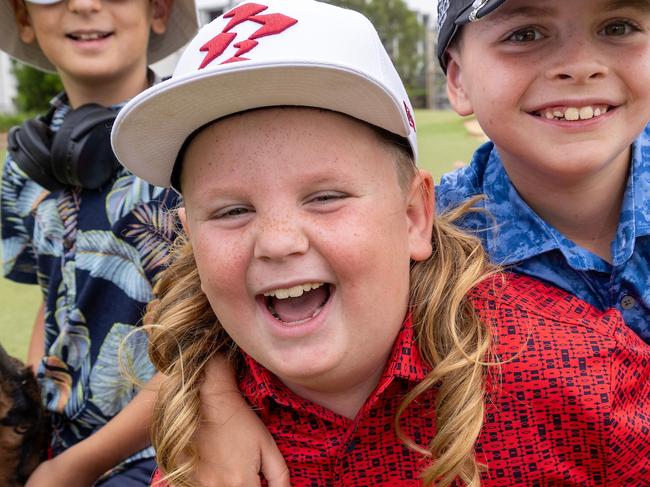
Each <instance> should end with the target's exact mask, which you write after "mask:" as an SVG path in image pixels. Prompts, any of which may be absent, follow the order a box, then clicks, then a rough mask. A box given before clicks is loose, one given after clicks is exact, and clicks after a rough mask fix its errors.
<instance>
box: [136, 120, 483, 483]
mask: <svg viewBox="0 0 650 487" xmlns="http://www.w3.org/2000/svg"><path fill="white" fill-rule="evenodd" d="M382 135H383V134H382V133H381V132H379V136H380V137H381V140H382V141H383V142H384V143H385V144H386V146H387V147H389V148H391V149H392V150H393V151H394V153H395V155H396V157H395V159H396V163H397V168H398V180H399V184H400V186H401V187H402V188H403V189H404V190H406V189H407V188H408V187H409V186H410V182H411V181H413V178H415V177H419V176H418V175H417V171H416V169H415V165H414V164H413V160H412V158H411V155H410V154H409V153H408V151H407V150H406V149H405V146H402V145H396V144H395V140H394V137H391V138H390V139H386V138H385V137H383V136H382ZM427 197H431V195H427ZM475 202H476V199H474V200H470V201H469V202H467V203H466V204H465V205H463V206H461V207H460V208H458V209H457V210H455V211H453V212H451V213H448V214H447V215H444V216H441V217H438V218H437V219H436V220H435V222H434V228H433V234H432V245H433V254H432V256H431V257H430V258H429V259H427V260H426V261H424V262H414V263H412V266H411V296H410V311H411V314H412V317H413V324H414V327H415V331H416V337H417V338H416V339H417V343H418V347H419V349H420V352H421V354H422V357H423V358H424V360H425V361H426V362H427V363H428V364H429V365H430V366H431V369H432V370H431V372H430V373H429V374H428V375H427V377H426V378H425V379H424V380H423V381H422V382H420V383H419V384H418V385H417V386H416V387H415V388H414V389H413V390H411V391H410V392H409V394H408V395H407V396H406V397H405V398H404V400H403V402H402V403H401V404H400V407H399V408H398V411H397V414H396V418H395V427H396V430H397V433H398V436H399V437H400V439H401V440H402V441H403V442H404V444H405V445H407V446H408V447H409V448H411V449H413V450H415V451H417V452H419V453H420V454H422V455H423V456H425V457H427V458H429V459H430V461H431V463H430V464H429V465H428V466H427V467H426V468H425V469H424V471H423V473H422V479H423V481H424V484H425V485H434V486H436V487H438V486H439V487H446V486H449V485H450V484H451V483H452V482H453V481H454V480H456V479H460V480H462V481H463V482H464V483H465V484H466V485H468V486H470V487H478V486H479V485H480V471H481V470H482V468H483V467H482V466H481V465H479V464H478V462H477V461H476V459H475V453H474V444H475V443H476V440H477V438H478V435H479V433H480V431H481V428H482V426H483V415H484V402H485V379H486V369H487V366H488V365H489V364H487V363H486V361H485V360H486V356H487V355H488V353H489V349H490V344H491V342H490V334H489V331H488V329H487V328H486V326H485V325H484V324H483V323H481V321H480V319H479V317H478V316H477V314H476V312H475V311H474V308H473V306H472V303H471V298H470V296H471V290H472V288H474V287H475V286H476V285H477V284H478V283H479V282H481V281H482V280H484V279H485V278H487V277H488V276H490V275H491V274H493V273H494V272H495V269H494V267H492V266H491V265H490V264H489V261H488V258H487V256H486V255H485V253H484V251H483V249H482V247H481V244H480V241H479V240H478V239H477V238H475V237H472V236H469V235H467V234H465V233H464V232H462V231H461V230H459V229H458V228H457V227H456V226H454V224H453V222H454V221H456V220H457V219H458V218H460V217H461V216H462V215H464V214H466V213H467V212H468V211H473V210H472V206H473V205H474V204H475ZM174 247H175V248H174V250H173V261H172V264H171V265H170V267H169V268H168V269H167V270H166V271H165V272H164V273H163V274H162V276H161V278H160V281H159V282H158V284H157V286H156V289H155V292H156V295H157V296H159V299H158V300H156V301H155V302H154V303H155V304H154V305H153V306H151V307H150V309H149V310H148V313H147V317H146V319H145V321H146V322H151V323H157V325H154V326H153V327H152V330H153V331H152V334H151V338H150V348H149V354H150V357H151V360H152V362H153V363H154V365H155V366H156V368H157V369H158V370H160V371H162V372H163V373H164V374H165V375H166V376H167V379H166V381H165V382H164V383H163V385H162V386H161V388H160V392H159V394H158V399H157V403H156V407H155V410H154V422H153V428H152V430H153V431H152V443H153V445H154V447H155V449H156V452H157V460H158V464H159V466H160V469H161V471H162V473H163V474H164V480H165V481H166V482H168V483H169V484H170V485H172V486H174V487H193V486H194V485H195V482H194V481H193V477H192V472H193V470H194V468H195V466H196V464H197V456H198V455H197V452H196V451H195V449H194V448H193V446H192V441H193V438H194V435H195V434H196V431H197V430H198V428H199V425H200V423H201V396H200V387H201V384H202V382H203V379H204V373H205V367H206V365H207V363H208V362H209V360H210V359H211V358H212V357H213V356H214V355H215V354H217V353H224V354H225V355H226V357H227V358H229V359H230V360H231V361H234V360H236V358H237V356H238V354H237V353H236V351H237V347H236V345H235V344H234V343H233V341H232V340H231V339H230V337H229V336H228V335H227V334H226V333H225V331H224V330H223V328H222V327H221V325H220V323H219V321H218V320H217V318H216V317H215V315H214V313H213V311H212V309H211V307H210V304H209V303H208V300H207V298H206V296H205V295H204V294H203V292H202V290H201V284H200V279H199V275H198V271H197V268H196V263H195V261H194V256H193V253H192V247H191V245H190V243H189V242H188V241H187V240H186V239H185V237H183V236H180V237H179V238H178V239H177V241H176V243H175V246H174ZM434 387H437V388H438V389H437V391H436V411H435V414H436V416H435V418H436V429H437V432H436V436H435V437H434V438H433V440H432V441H431V443H430V444H429V445H427V446H426V447H424V446H422V445H417V444H416V443H415V442H414V441H413V440H412V439H411V438H409V437H407V436H406V435H405V433H404V432H403V429H402V427H401V424H400V420H401V418H402V415H403V413H404V412H405V411H406V409H407V408H408V407H409V406H410V404H411V403H412V402H413V401H415V400H416V399H417V398H418V396H420V395H421V394H423V393H425V392H427V391H429V390H430V389H431V388H434Z"/></svg>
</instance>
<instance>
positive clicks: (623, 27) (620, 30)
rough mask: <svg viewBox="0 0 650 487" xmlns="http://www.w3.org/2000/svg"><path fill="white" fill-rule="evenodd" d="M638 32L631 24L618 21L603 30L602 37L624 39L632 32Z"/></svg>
mask: <svg viewBox="0 0 650 487" xmlns="http://www.w3.org/2000/svg"><path fill="white" fill-rule="evenodd" d="M634 30H638V29H636V28H635V27H634V26H633V25H632V24H630V23H629V22H625V21H623V20H618V21H616V22H611V23H609V24H607V25H606V26H605V27H604V28H603V30H601V31H600V33H601V34H602V35H605V36H610V37H623V36H626V35H629V34H630V33H632V31H634Z"/></svg>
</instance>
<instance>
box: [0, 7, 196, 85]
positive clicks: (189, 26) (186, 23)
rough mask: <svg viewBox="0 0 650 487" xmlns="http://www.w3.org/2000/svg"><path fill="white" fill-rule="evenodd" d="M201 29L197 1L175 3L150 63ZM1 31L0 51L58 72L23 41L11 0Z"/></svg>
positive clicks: (0, 16) (153, 40)
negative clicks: (19, 33) (19, 34)
mask: <svg viewBox="0 0 650 487" xmlns="http://www.w3.org/2000/svg"><path fill="white" fill-rule="evenodd" d="M40 3H43V2H40ZM49 3H52V2H49ZM198 28H199V23H198V18H197V13H196V6H195V3H194V0H175V1H174V3H173V6H172V12H171V15H170V16H169V22H168V24H167V29H166V31H165V33H164V34H162V35H156V34H153V33H152V34H151V36H150V38H149V48H148V62H149V64H153V63H156V62H158V61H161V60H163V59H165V58H166V57H167V56H169V55H170V54H173V53H174V52H176V51H178V50H179V49H180V48H182V47H183V46H184V45H185V44H187V43H188V42H189V41H190V40H191V39H192V37H194V34H196V31H197V30H198ZM0 32H2V35H0V51H4V52H6V53H7V54H9V55H10V56H11V57H13V58H15V59H18V60H19V61H21V62H23V63H25V64H29V65H30V66H33V67H35V68H37V69H40V70H42V71H50V72H56V68H55V67H54V65H53V64H52V63H51V62H50V61H49V60H48V59H47V57H45V54H43V51H42V50H41V48H40V46H39V45H38V44H37V43H36V42H34V43H32V44H25V43H24V42H22V41H21V40H20V38H19V36H18V27H17V26H16V18H15V16H14V11H13V8H12V6H11V4H10V2H9V0H0Z"/></svg>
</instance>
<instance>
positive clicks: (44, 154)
mask: <svg viewBox="0 0 650 487" xmlns="http://www.w3.org/2000/svg"><path fill="white" fill-rule="evenodd" d="M7 142H8V143H7V150H8V151H9V154H10V155H11V157H12V159H13V160H14V161H15V162H16V164H18V167H20V169H22V170H23V171H24V172H25V174H27V176H29V177H30V178H31V179H32V180H33V181H35V182H37V183H38V184H40V185H41V186H43V187H44V188H45V189H48V190H49V191H57V190H59V189H62V188H63V185H62V184H61V183H60V182H59V181H58V180H57V178H56V176H55V175H54V173H53V171H52V165H51V159H50V146H51V143H52V136H51V132H50V128H49V126H48V125H47V124H46V123H45V122H44V121H43V120H41V119H40V118H34V119H31V120H27V121H26V122H25V123H23V124H22V125H20V126H18V127H13V128H12V129H11V130H10V131H9V137H8V140H7Z"/></svg>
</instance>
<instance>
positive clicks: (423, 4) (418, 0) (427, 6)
mask: <svg viewBox="0 0 650 487" xmlns="http://www.w3.org/2000/svg"><path fill="white" fill-rule="evenodd" d="M406 3H407V4H408V6H409V7H411V8H412V9H413V10H418V11H420V12H422V13H428V14H431V15H433V13H434V12H435V10H436V5H437V4H438V2H437V0H406Z"/></svg>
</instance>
